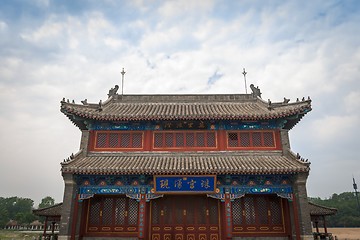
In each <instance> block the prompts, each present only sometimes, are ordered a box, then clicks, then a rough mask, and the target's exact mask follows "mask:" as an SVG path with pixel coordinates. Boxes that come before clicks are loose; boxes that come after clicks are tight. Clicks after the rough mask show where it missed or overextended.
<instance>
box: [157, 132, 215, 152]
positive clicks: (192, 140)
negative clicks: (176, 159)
mask: <svg viewBox="0 0 360 240" xmlns="http://www.w3.org/2000/svg"><path fill="white" fill-rule="evenodd" d="M153 142H154V144H153V147H154V148H155V149H156V148H160V149H169V148H170V149H184V148H190V149H191V148H216V133H215V132H214V131H171V132H170V131H165V132H154V141H153Z"/></svg>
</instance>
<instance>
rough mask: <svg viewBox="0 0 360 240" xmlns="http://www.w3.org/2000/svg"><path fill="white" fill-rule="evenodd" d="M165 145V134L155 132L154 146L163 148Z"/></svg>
mask: <svg viewBox="0 0 360 240" xmlns="http://www.w3.org/2000/svg"><path fill="white" fill-rule="evenodd" d="M162 146H163V134H162V133H155V134H154V147H156V148H161V147H162Z"/></svg>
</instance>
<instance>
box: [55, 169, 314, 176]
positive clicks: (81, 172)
mask: <svg viewBox="0 0 360 240" xmlns="http://www.w3.org/2000/svg"><path fill="white" fill-rule="evenodd" d="M306 172H309V170H307V169H304V170H297V171H290V170H284V171H258V172H249V171H217V172H214V171H191V172H181V171H180V172H179V171H178V172H173V171H96V170H93V171H81V170H78V171H76V170H62V173H64V174H73V175H142V174H144V175H226V174H229V175H277V174H298V173H306Z"/></svg>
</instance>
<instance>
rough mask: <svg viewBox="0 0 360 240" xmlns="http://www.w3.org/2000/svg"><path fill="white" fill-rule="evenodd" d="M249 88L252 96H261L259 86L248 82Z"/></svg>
mask: <svg viewBox="0 0 360 240" xmlns="http://www.w3.org/2000/svg"><path fill="white" fill-rule="evenodd" d="M250 88H251V91H252V95H253V96H254V97H259V98H261V91H260V88H259V86H257V87H255V86H254V84H250Z"/></svg>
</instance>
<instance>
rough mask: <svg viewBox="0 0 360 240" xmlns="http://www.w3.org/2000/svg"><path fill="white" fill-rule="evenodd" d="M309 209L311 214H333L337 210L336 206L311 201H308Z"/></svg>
mask: <svg viewBox="0 0 360 240" xmlns="http://www.w3.org/2000/svg"><path fill="white" fill-rule="evenodd" d="M309 209H310V215H311V216H326V215H334V214H336V212H337V209H336V208H330V207H325V206H321V205H318V204H315V203H312V202H309Z"/></svg>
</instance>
